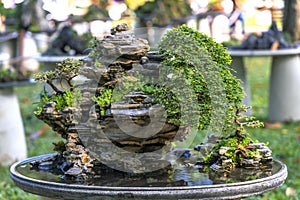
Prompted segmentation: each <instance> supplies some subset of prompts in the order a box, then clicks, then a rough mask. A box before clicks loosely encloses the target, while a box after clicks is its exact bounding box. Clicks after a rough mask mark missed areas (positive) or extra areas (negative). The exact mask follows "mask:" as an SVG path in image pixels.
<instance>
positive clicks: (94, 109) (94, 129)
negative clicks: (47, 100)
mask: <svg viewBox="0 0 300 200" xmlns="http://www.w3.org/2000/svg"><path fill="white" fill-rule="evenodd" d="M149 49H150V47H149V45H148V42H147V41H146V40H144V39H140V38H135V36H134V34H133V31H129V30H128V27H127V25H126V24H121V25H119V26H117V27H116V28H114V29H113V30H112V34H111V35H108V36H106V37H105V38H104V39H103V40H97V41H95V45H94V48H93V49H92V50H91V52H90V54H89V56H88V57H87V58H86V59H84V60H83V61H84V65H83V66H82V68H81V69H80V76H82V77H84V81H81V82H80V83H78V84H77V85H76V87H77V88H80V91H81V94H82V99H81V102H80V108H77V109H75V108H69V107H68V108H66V109H65V110H70V111H73V110H76V112H68V115H66V114H63V113H59V114H57V111H56V110H55V105H54V107H53V105H52V104H53V103H52V104H51V105H46V106H45V107H44V110H43V112H42V115H41V116H40V119H42V120H43V121H45V122H46V123H47V124H49V125H50V126H52V127H53V129H54V130H55V131H57V132H58V133H60V134H61V135H62V136H63V138H65V139H66V143H65V150H64V151H63V156H64V157H65V159H66V161H67V163H68V164H67V166H69V168H66V170H65V175H70V176H75V177H85V176H86V175H88V174H92V173H94V172H95V170H94V167H95V166H99V162H101V160H99V155H100V154H101V155H102V157H101V156H100V157H101V158H103V155H104V157H107V159H108V160H110V159H111V160H112V161H113V160H114V159H115V158H113V155H112V152H113V151H115V150H117V151H118V148H119V149H122V150H124V151H126V152H132V153H135V154H139V153H143V152H153V151H156V150H160V149H161V148H163V147H164V146H166V144H170V142H171V141H173V140H180V139H182V138H183V137H184V136H186V135H187V134H188V133H189V131H190V130H189V128H188V127H184V128H181V129H180V128H179V126H178V125H175V124H171V123H168V119H167V118H166V117H165V115H164V114H165V112H164V110H163V109H162V108H161V107H160V106H158V105H155V104H154V103H153V97H152V96H151V95H149V94H145V93H144V92H141V91H135V90H133V89H131V90H128V91H122V89H121V91H120V89H119V87H120V85H118V84H119V83H120V82H121V83H122V79H135V78H136V77H135V75H137V74H138V75H139V76H143V77H144V78H145V80H148V78H149V79H151V80H153V79H157V78H158V77H159V70H160V63H161V61H162V59H163V55H159V54H158V53H156V52H149ZM114 90H116V91H119V93H117V95H120V93H121V98H120V99H119V100H118V101H110V102H104V103H103V105H102V106H99V104H97V101H95V99H97V98H98V97H102V96H103V95H106V92H108V93H107V95H108V96H107V99H110V98H111V96H109V95H113V94H114V93H113V91H114ZM93 99H94V100H93ZM95 102H96V103H95ZM49 108H51V109H49ZM78 111H80V113H81V115H79V114H78V113H79V112H78ZM64 118H66V119H68V120H67V121H64V120H66V119H64ZM169 146H171V145H169ZM115 147H116V148H115ZM112 148H113V149H112ZM140 155H141V156H143V155H142V154H140ZM151 156H154V157H155V156H158V155H155V154H153V155H151ZM151 156H149V157H148V158H144V159H142V160H144V162H147V160H149V159H150V160H151V158H150V157H151ZM158 159H160V158H159V157H157V159H156V160H158ZM138 162H140V161H139V159H137V160H134V161H132V162H129V161H128V163H125V165H129V164H130V163H133V164H134V165H135V166H138V164H137V163H138ZM162 163H163V164H164V162H162ZM144 164H145V163H140V165H141V166H140V167H139V166H138V167H134V166H132V167H131V166H129V167H128V166H127V168H132V169H133V170H132V171H133V172H141V171H139V170H142V166H143V165H144ZM152 164H153V163H152V162H148V165H152ZM154 164H155V163H154ZM96 171H97V170H96Z"/></svg>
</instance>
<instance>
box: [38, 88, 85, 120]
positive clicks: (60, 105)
mask: <svg viewBox="0 0 300 200" xmlns="http://www.w3.org/2000/svg"><path fill="white" fill-rule="evenodd" d="M81 97H82V96H81V92H80V90H79V89H78V88H76V89H75V90H73V91H70V90H66V91H65V92H64V93H62V94H56V95H53V96H48V95H47V92H46V91H45V90H43V91H42V92H41V94H40V102H39V103H38V106H37V108H36V110H35V112H34V114H36V115H40V114H41V112H42V111H43V106H44V105H45V103H48V102H55V103H56V105H55V108H56V109H57V110H59V111H62V110H63V109H64V108H65V107H72V106H78V105H79V102H80V99H81Z"/></svg>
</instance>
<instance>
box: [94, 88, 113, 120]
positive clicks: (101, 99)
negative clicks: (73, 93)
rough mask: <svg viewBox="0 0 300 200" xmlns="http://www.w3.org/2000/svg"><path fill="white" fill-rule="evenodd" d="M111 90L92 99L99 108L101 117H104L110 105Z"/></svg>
mask: <svg viewBox="0 0 300 200" xmlns="http://www.w3.org/2000/svg"><path fill="white" fill-rule="evenodd" d="M112 92H113V90H112V89H107V90H104V91H102V92H101V93H100V95H99V96H94V97H92V100H93V101H94V102H95V103H96V104H97V105H98V106H99V107H100V112H101V113H100V114H101V116H103V115H105V110H106V109H107V108H108V107H109V106H110V104H111V97H112Z"/></svg>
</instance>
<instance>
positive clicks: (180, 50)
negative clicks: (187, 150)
mask: <svg viewBox="0 0 300 200" xmlns="http://www.w3.org/2000/svg"><path fill="white" fill-rule="evenodd" d="M159 49H160V51H161V53H164V54H165V57H164V61H163V63H164V64H165V65H164V67H165V68H167V69H165V71H168V70H169V69H168V68H173V69H175V70H177V71H178V72H179V73H180V74H183V75H184V77H185V79H186V80H187V81H188V82H190V86H191V87H192V88H193V90H194V92H195V94H196V96H197V103H198V105H197V107H198V110H199V111H200V112H199V114H200V116H199V123H198V125H199V126H198V129H199V130H204V129H207V128H210V129H211V130H210V131H211V132H213V133H215V134H217V135H219V136H220V138H219V141H218V142H217V144H216V145H215V146H214V148H212V149H211V151H210V152H209V153H208V154H207V155H206V156H205V158H204V162H205V163H206V164H210V165H212V164H218V166H221V167H224V168H227V169H228V168H230V169H232V168H233V167H235V166H245V165H246V166H257V165H259V164H258V163H261V162H267V161H270V160H272V158H271V151H270V150H269V149H268V148H267V147H266V146H265V145H264V144H263V143H259V145H255V144H254V143H257V141H254V140H253V139H252V138H251V137H250V136H249V133H248V127H250V128H258V127H261V126H262V125H263V124H262V123H261V122H259V121H258V120H255V119H254V117H247V116H246V115H245V114H244V113H246V112H247V109H249V108H247V107H246V106H245V105H243V98H244V95H245V94H244V91H243V88H242V87H241V85H240V80H239V79H237V78H236V77H235V76H234V75H232V73H231V69H230V67H229V65H230V63H231V58H230V55H229V53H228V52H227V49H226V48H224V47H223V46H222V45H221V44H219V43H216V42H215V41H213V40H212V39H211V38H210V37H208V36H206V35H205V34H202V33H200V32H198V31H196V30H194V29H191V28H188V27H187V26H186V25H182V26H180V27H179V28H174V29H172V30H171V31H169V32H167V33H166V34H165V35H164V37H163V38H162V40H161V42H160V44H159ZM199 54H200V55H199ZM160 94H161V96H160V97H159V99H160V103H161V104H162V105H164V106H165V107H166V109H167V111H168V112H169V113H175V114H174V117H175V116H176V115H177V114H178V110H176V109H177V108H176V107H173V106H172V104H170V103H168V102H169V101H170V92H165V93H160ZM186 99H189V96H186ZM175 119H178V118H177V117H175ZM183 123H184V122H183ZM259 148H262V149H264V150H265V151H263V150H259ZM220 149H221V150H220ZM261 152H266V153H261ZM254 160H255V161H254ZM224 161H225V162H224ZM228 163H229V164H228ZM225 165H226V166H225Z"/></svg>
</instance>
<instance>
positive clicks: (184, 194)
mask: <svg viewBox="0 0 300 200" xmlns="http://www.w3.org/2000/svg"><path fill="white" fill-rule="evenodd" d="M51 156H53V154H46V155H41V156H37V157H32V158H28V159H26V160H24V161H21V162H17V163H15V164H13V165H12V166H11V169H10V175H11V178H12V179H13V181H14V182H15V184H16V186H17V187H19V188H21V189H22V190H24V191H26V192H30V193H33V194H37V195H40V196H47V197H51V198H57V199H60V198H62V199H93V200H94V199H102V200H106V199H239V198H243V197H249V196H254V195H258V194H262V193H264V192H267V191H271V190H274V189H276V188H277V187H279V186H281V185H282V184H283V183H284V181H285V179H286V177H287V168H286V166H285V165H284V164H283V163H281V162H279V161H274V163H273V164H274V165H275V164H276V165H278V166H279V169H278V171H277V172H275V173H274V174H273V175H271V176H269V177H265V178H261V179H256V180H250V181H244V182H238V183H229V184H214V185H199V186H175V187H173V186H172V187H126V186H122V187H110V186H92V185H80V184H66V183H58V182H50V181H43V180H39V179H35V178H29V177H27V176H25V175H23V174H21V173H19V172H18V171H17V167H18V166H20V165H24V164H27V163H29V162H32V161H36V160H39V159H45V158H49V157H51Z"/></svg>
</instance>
